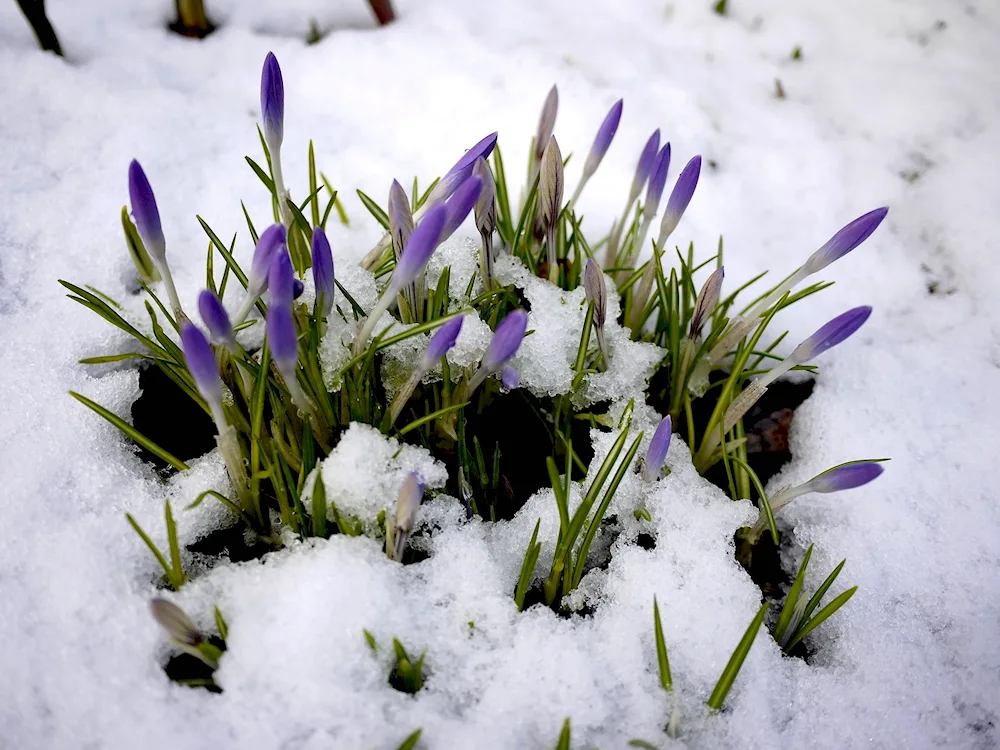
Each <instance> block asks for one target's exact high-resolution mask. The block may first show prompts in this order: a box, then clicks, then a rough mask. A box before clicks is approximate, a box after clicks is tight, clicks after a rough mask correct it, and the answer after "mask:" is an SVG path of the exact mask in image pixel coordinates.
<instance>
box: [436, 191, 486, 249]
mask: <svg viewBox="0 0 1000 750" xmlns="http://www.w3.org/2000/svg"><path fill="white" fill-rule="evenodd" d="M482 190H483V181H482V180H481V179H479V178H478V177H476V176H475V175H472V176H471V177H469V178H468V179H467V180H465V182H463V183H462V184H461V185H459V186H458V189H457V190H455V192H454V193H453V194H452V196H451V198H449V199H448V202H447V203H445V208H446V209H448V214H447V216H446V218H445V222H444V228H443V229H442V230H441V239H439V240H438V243H439V244H440V243H441V242H444V241H445V240H446V239H448V238H449V237H451V235H452V234H454V233H455V230H456V229H458V228H459V227H460V226H461V225H462V222H463V221H465V217H466V216H468V215H469V212H470V211H472V207H473V206H475V205H476V201H477V200H478V199H479V194H480V193H481V192H482Z"/></svg>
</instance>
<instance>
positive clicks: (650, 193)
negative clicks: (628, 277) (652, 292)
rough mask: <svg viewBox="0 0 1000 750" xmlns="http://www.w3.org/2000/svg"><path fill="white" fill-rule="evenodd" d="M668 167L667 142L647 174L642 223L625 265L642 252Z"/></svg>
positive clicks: (665, 179) (629, 263)
mask: <svg viewBox="0 0 1000 750" xmlns="http://www.w3.org/2000/svg"><path fill="white" fill-rule="evenodd" d="M669 169H670V144H669V143H668V144H667V145H665V146H664V147H663V148H661V149H660V153H658V154H657V155H656V161H654V162H653V171H652V173H651V174H650V175H649V183H648V184H647V185H646V202H645V203H643V204H642V224H640V225H639V233H638V234H637V235H636V237H635V242H634V243H633V244H632V251H631V253H630V254H629V257H628V263H627V264H626V265H630V266H631V265H633V264H634V263H635V262H636V260H637V259H638V257H639V253H641V252H642V246H643V245H644V244H645V242H646V235H647V234H648V233H649V226H650V224H652V223H653V216H655V215H656V209H657V208H659V205H660V198H661V197H663V187H664V186H665V185H666V184H667V171H668V170H669Z"/></svg>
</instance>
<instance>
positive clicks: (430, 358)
mask: <svg viewBox="0 0 1000 750" xmlns="http://www.w3.org/2000/svg"><path fill="white" fill-rule="evenodd" d="M464 320H465V316H464V315H460V316H458V317H457V318H453V319H452V320H449V321H448V322H447V323H445V324H444V325H443V326H441V327H440V328H438V329H437V331H436V332H435V333H434V335H433V336H431V340H430V343H429V344H428V345H427V350H426V351H425V352H424V356H423V357H422V358H421V359H420V363H419V364H418V365H417V367H416V369H414V371H413V374H412V375H410V379H409V380H407V381H406V384H405V385H404V386H403V387H402V388H401V389H400V390H399V393H397V394H396V397H395V398H394V399H393V400H392V405H391V406H390V408H389V426H390V427H391V426H392V425H394V424H395V423H396V420H397V419H398V418H399V414H400V412H401V411H402V410H403V407H404V406H406V402H407V401H409V400H410V396H412V395H413V391H414V389H415V388H416V387H417V383H419V382H420V381H421V380H422V379H423V377H424V376H425V375H426V374H427V373H428V372H430V371H431V370H432V369H434V367H435V366H436V365H437V363H438V362H440V361H441V358H442V357H444V355H445V354H447V353H448V352H449V351H450V350H451V348H452V347H453V346H455V342H456V341H457V340H458V334H459V333H460V332H461V330H462V322H463V321H464Z"/></svg>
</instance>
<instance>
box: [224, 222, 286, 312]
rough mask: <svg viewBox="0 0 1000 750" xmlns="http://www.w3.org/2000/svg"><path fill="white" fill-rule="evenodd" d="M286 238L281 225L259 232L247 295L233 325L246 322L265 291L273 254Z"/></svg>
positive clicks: (273, 225) (248, 279)
mask: <svg viewBox="0 0 1000 750" xmlns="http://www.w3.org/2000/svg"><path fill="white" fill-rule="evenodd" d="M286 237H287V235H286V233H285V227H283V226H282V225H281V224H272V225H271V226H269V227H268V228H267V229H265V230H264V231H263V232H261V234H260V237H259V238H258V239H257V246H256V247H255V248H254V251H253V260H252V261H251V262H250V273H249V275H248V276H247V293H246V296H245V297H244V298H243V303H242V304H241V305H240V309H239V310H238V311H237V312H236V314H235V315H234V316H233V325H239V324H240V323H242V322H243V321H244V320H246V317H247V315H249V314H250V310H251V308H253V305H254V303H255V302H256V301H257V298H258V297H260V295H261V294H263V293H264V291H265V290H266V289H267V276H268V272H269V271H270V270H271V261H272V260H273V258H274V255H275V253H277V252H278V250H280V249H282V248H283V247H284V246H285V240H286Z"/></svg>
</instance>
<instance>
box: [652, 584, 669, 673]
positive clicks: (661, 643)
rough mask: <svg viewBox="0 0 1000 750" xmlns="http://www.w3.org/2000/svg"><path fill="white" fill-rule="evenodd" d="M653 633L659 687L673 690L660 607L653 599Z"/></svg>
mask: <svg viewBox="0 0 1000 750" xmlns="http://www.w3.org/2000/svg"><path fill="white" fill-rule="evenodd" d="M653 633H654V635H655V637H656V663H657V664H658V665H659V668H660V685H662V686H663V689H664V690H666V691H667V692H669V691H671V690H673V687H674V682H673V680H672V679H671V677H670V662H669V661H668V660H667V642H666V641H665V640H664V638H663V623H662V622H661V621H660V605H659V604H658V603H657V601H656V597H655V596H654V597H653Z"/></svg>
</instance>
